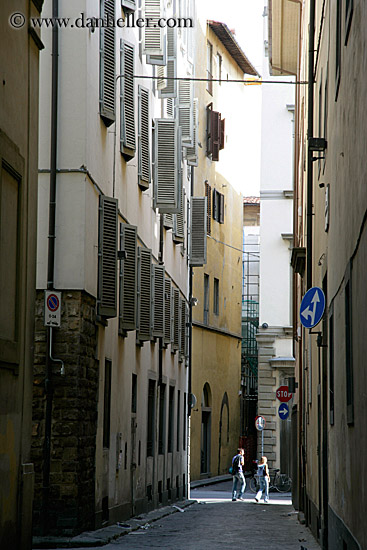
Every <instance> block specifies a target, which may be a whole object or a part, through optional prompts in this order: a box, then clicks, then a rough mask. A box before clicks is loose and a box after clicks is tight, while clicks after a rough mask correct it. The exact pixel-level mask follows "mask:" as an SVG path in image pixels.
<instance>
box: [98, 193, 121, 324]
mask: <svg viewBox="0 0 367 550" xmlns="http://www.w3.org/2000/svg"><path fill="white" fill-rule="evenodd" d="M117 219H118V202H117V199H113V198H111V197H105V196H104V195H100V198H99V251H98V260H99V261H98V314H99V315H100V316H101V317H105V318H107V319H108V318H112V317H116V315H117Z"/></svg>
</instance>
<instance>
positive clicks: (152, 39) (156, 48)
mask: <svg viewBox="0 0 367 550" xmlns="http://www.w3.org/2000/svg"><path fill="white" fill-rule="evenodd" d="M162 8H163V2H162V0H143V13H142V17H143V18H145V19H147V18H148V17H149V18H150V25H149V26H148V25H146V26H145V27H144V31H143V53H144V54H146V55H163V53H164V35H165V31H164V29H161V28H160V27H159V26H158V20H159V18H160V17H162V15H163V9H162Z"/></svg>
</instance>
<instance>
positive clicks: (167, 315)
mask: <svg viewBox="0 0 367 550" xmlns="http://www.w3.org/2000/svg"><path fill="white" fill-rule="evenodd" d="M171 302H172V284H171V280H170V279H167V278H165V279H164V338H163V343H164V344H165V345H168V344H170V343H171V338H172V336H171V333H172V323H171Z"/></svg>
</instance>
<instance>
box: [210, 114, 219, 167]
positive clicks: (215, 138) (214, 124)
mask: <svg viewBox="0 0 367 550" xmlns="http://www.w3.org/2000/svg"><path fill="white" fill-rule="evenodd" d="M211 117H212V121H211V133H212V160H219V149H220V136H221V121H220V113H217V111H212V113H211Z"/></svg>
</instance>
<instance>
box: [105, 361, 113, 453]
mask: <svg viewBox="0 0 367 550" xmlns="http://www.w3.org/2000/svg"><path fill="white" fill-rule="evenodd" d="M111 370H112V363H111V361H109V360H108V359H106V360H105V371H104V399H103V447H104V448H105V449H109V448H110V432H111Z"/></svg>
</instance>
